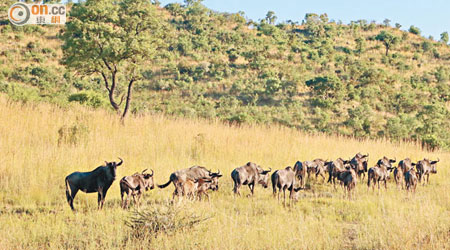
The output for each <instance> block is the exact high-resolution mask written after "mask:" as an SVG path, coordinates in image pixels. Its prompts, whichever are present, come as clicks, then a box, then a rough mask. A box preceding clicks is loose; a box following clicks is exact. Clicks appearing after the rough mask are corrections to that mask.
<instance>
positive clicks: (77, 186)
mask: <svg viewBox="0 0 450 250" xmlns="http://www.w3.org/2000/svg"><path fill="white" fill-rule="evenodd" d="M119 159H120V162H119V163H116V162H115V161H113V162H107V161H105V166H99V167H98V168H96V169H94V170H93V171H91V172H73V173H71V174H70V175H68V176H67V177H66V197H67V202H68V203H69V205H70V208H71V209H72V210H75V209H74V207H73V200H74V198H75V195H77V192H78V191H79V190H81V191H83V192H85V193H95V192H97V193H98V208H99V209H102V208H103V203H105V197H106V192H108V189H109V187H111V184H112V183H113V182H114V180H115V179H116V170H117V167H118V166H120V165H122V163H123V160H122V159H121V158H120V157H119Z"/></svg>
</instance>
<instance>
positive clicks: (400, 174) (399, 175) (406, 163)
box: [394, 158, 416, 189]
mask: <svg viewBox="0 0 450 250" xmlns="http://www.w3.org/2000/svg"><path fill="white" fill-rule="evenodd" d="M415 165H416V164H415V163H414V162H411V159H409V158H406V159H404V160H401V161H399V162H398V166H397V168H395V169H394V180H395V184H396V185H397V188H398V185H401V186H402V189H403V183H404V179H405V174H406V172H407V171H408V170H410V169H411V168H413V166H415Z"/></svg>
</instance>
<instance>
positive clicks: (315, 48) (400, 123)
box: [0, 1, 450, 148]
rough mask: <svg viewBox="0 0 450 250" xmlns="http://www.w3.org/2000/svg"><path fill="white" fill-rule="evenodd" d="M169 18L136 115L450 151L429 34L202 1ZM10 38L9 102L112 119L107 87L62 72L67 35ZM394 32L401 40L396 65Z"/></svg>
mask: <svg viewBox="0 0 450 250" xmlns="http://www.w3.org/2000/svg"><path fill="white" fill-rule="evenodd" d="M1 6H2V8H3V9H5V8H6V7H7V6H8V4H7V2H5V3H2V5H1ZM159 11H160V12H162V13H163V16H164V17H165V19H164V20H160V21H161V22H162V23H163V25H165V27H166V29H165V30H166V39H165V45H164V46H163V47H162V48H159V49H158V54H157V57H156V58H157V59H156V60H155V61H153V62H148V67H147V68H146V70H144V71H143V72H142V74H143V76H144V80H143V81H141V82H140V83H138V85H137V86H136V87H135V93H136V94H135V98H134V101H133V103H132V111H133V112H134V113H138V114H142V113H149V112H150V113H164V114H170V115H176V116H181V117H203V118H209V119H219V120H222V121H227V122H230V123H239V124H240V123H250V124H252V123H262V124H271V123H277V124H282V125H285V126H289V127H295V128H299V129H301V130H304V131H312V132H317V131H319V132H325V133H330V134H342V135H351V136H356V137H362V138H384V137H388V138H391V139H394V140H417V141H419V142H422V143H424V145H427V146H429V147H431V148H436V147H443V148H449V146H450V138H449V134H450V133H449V131H450V119H448V117H449V108H450V104H449V100H450V99H449V98H450V84H449V79H450V60H449V59H450V47H449V46H448V45H446V44H444V43H442V42H436V41H433V40H430V39H427V38H424V37H422V36H420V30H417V29H411V31H403V30H400V29H398V28H393V27H390V26H386V25H380V24H376V23H368V22H367V21H365V20H358V21H355V22H352V23H350V24H342V23H340V22H336V21H333V20H332V19H330V18H332V17H330V18H329V17H327V16H326V14H323V15H315V14H311V15H307V16H306V17H305V20H303V21H302V24H301V25H300V24H298V23H293V22H289V23H284V22H281V23H279V24H277V25H274V24H271V22H272V21H271V20H272V19H271V17H270V16H269V17H267V18H263V17H262V19H261V21H259V22H254V21H251V20H246V19H245V18H244V17H243V15H242V13H240V14H228V13H216V12H213V11H211V10H209V9H207V8H206V7H204V6H203V5H201V4H200V3H199V2H197V1H192V3H191V4H190V5H187V6H184V5H179V4H170V5H168V6H165V7H164V8H163V7H161V8H160V9H159ZM4 18H6V17H4ZM0 30H1V32H0V41H1V43H2V46H1V48H0V64H1V65H2V67H1V70H0V91H1V92H4V93H7V94H8V95H9V96H10V97H11V98H13V99H17V100H22V101H29V100H47V101H51V102H55V103H58V104H60V105H66V104H67V103H68V102H69V101H76V102H80V103H83V104H86V105H90V106H93V107H107V108H109V105H108V101H107V99H106V93H105V90H104V87H103V85H102V83H101V79H100V77H99V76H97V77H95V76H91V77H82V76H80V75H77V74H76V72H68V71H66V70H65V67H64V66H63V65H61V64H60V59H61V58H62V51H61V45H62V41H61V40H59V39H58V34H60V32H64V27H54V26H26V27H13V26H11V25H9V24H8V21H6V20H4V21H2V25H1V26H0ZM382 32H387V33H388V34H391V35H393V36H394V38H396V39H395V41H396V43H395V44H394V45H392V46H391V48H390V49H389V51H388V54H387V55H386V50H385V46H384V44H383V42H382V41H381V40H383V39H382V38H381V37H380V36H378V35H380V34H383V33H382ZM377 36H378V38H377ZM124 90H125V86H120V87H119V90H118V98H119V99H120V96H121V95H122V93H123V91H124Z"/></svg>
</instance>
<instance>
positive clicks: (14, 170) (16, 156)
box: [0, 97, 450, 249]
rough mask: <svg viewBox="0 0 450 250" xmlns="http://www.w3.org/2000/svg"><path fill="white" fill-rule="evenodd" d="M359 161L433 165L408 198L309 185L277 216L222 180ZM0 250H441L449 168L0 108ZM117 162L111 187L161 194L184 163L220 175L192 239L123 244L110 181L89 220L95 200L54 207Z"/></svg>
mask: <svg viewBox="0 0 450 250" xmlns="http://www.w3.org/2000/svg"><path fill="white" fill-rule="evenodd" d="M75 124H82V125H83V126H86V127H87V128H88V132H87V133H86V136H85V137H80V138H81V139H80V140H79V141H78V142H77V144H75V145H70V144H61V145H59V146H58V130H59V128H61V127H62V126H64V125H66V126H73V125H75ZM357 152H362V153H369V154H370V158H369V159H370V161H369V165H370V166H372V165H374V163H375V162H376V160H377V159H379V158H380V157H382V156H384V155H386V156H388V157H396V158H397V160H399V159H402V158H405V157H411V158H412V160H413V161H416V160H419V159H422V158H424V157H428V158H432V159H435V158H436V157H439V158H440V159H441V162H440V163H439V165H438V174H437V175H432V176H431V177H430V182H431V183H430V184H429V185H428V186H425V187H424V186H422V185H420V186H419V187H418V189H417V193H416V194H415V195H413V194H407V193H406V192H405V191H404V190H397V188H396V187H395V184H393V183H392V182H390V183H389V184H388V190H387V191H385V190H384V189H382V190H381V191H380V192H378V191H375V192H372V191H370V192H368V191H367V185H366V183H358V186H357V193H356V197H355V198H354V199H353V200H348V199H347V198H345V197H344V192H343V191H342V189H339V188H338V191H334V190H333V188H332V187H331V186H330V185H329V184H322V183H321V179H319V181H318V182H316V181H314V180H310V182H309V184H308V186H309V187H310V189H308V190H306V191H301V195H300V198H299V201H298V202H297V203H296V204H295V205H293V206H291V207H289V206H287V207H284V206H283V205H282V203H281V202H278V201H277V200H276V199H274V198H273V197H272V190H271V189H270V188H269V189H263V188H262V187H261V186H257V188H256V191H255V193H256V194H255V196H254V197H252V198H247V197H246V195H247V194H248V193H249V191H248V188H246V187H243V189H242V194H243V196H242V197H234V196H233V195H232V181H231V178H230V172H231V170H232V169H233V168H235V167H237V166H240V165H242V164H245V163H246V162H248V161H254V162H256V163H258V164H260V165H262V166H263V167H264V168H268V167H272V168H273V169H280V168H284V167H286V166H288V165H290V166H292V165H293V164H294V163H295V161H297V160H312V159H314V158H324V159H335V158H337V157H343V158H350V157H351V156H353V155H354V154H355V153H357ZM0 155H1V162H2V164H0V202H1V207H0V209H1V210H0V231H1V232H3V233H2V237H0V248H2V249H15V248H19V249H21V248H54V249H61V248H82V249H99V248H125V247H130V248H137V249H139V248H144V247H145V248H166V249H174V248H183V249H192V248H195V249H199V248H200V249H205V248H212V249H223V248H231V249H262V248H263V249H269V248H270V249H306V248H308V249H310V248H311V249H324V248H325V249H344V248H358V249H359V248H364V249H408V248H409V249H410V248H416V249H445V248H450V246H449V238H450V195H449V192H448V190H449V188H450V182H449V181H448V179H447V178H448V177H449V170H448V168H449V166H450V165H449V164H448V162H449V160H450V154H449V153H447V152H434V153H430V152H425V151H422V150H421V149H420V147H419V146H418V145H414V144H410V143H390V142H387V141H370V140H363V141H360V140H354V139H349V138H344V137H334V136H325V135H308V134H304V133H301V132H298V131H296V130H293V129H289V128H284V127H278V126H272V127H261V126H241V127H229V126H227V125H224V124H222V123H220V122H211V121H203V120H187V119H174V118H165V117H163V116H142V117H130V118H129V119H128V120H127V122H126V124H125V126H123V125H121V124H120V122H119V121H118V119H117V117H116V116H115V115H113V114H110V113H108V112H106V111H94V110H88V109H85V108H81V107H71V108H68V109H59V108H57V107H55V106H52V105H47V104H26V105H21V104H17V103H10V102H8V101H7V99H6V98H3V97H2V98H0ZM117 157H122V158H123V159H124V165H123V167H120V168H119V169H118V174H119V177H121V176H124V175H130V174H133V173H134V172H136V171H140V170H142V169H145V168H152V169H154V171H155V181H156V182H157V183H159V184H160V183H165V182H166V181H167V180H168V178H169V175H170V173H171V172H173V171H174V170H177V169H181V168H186V167H189V166H192V165H194V164H198V165H202V166H205V167H207V168H208V169H209V168H211V169H212V170H214V171H215V170H216V169H220V170H221V172H222V173H223V174H224V177H223V178H222V179H221V180H220V189H219V192H214V193H211V201H210V202H209V203H208V202H189V201H183V203H186V204H185V206H186V209H189V210H190V211H194V212H195V213H197V214H198V215H201V216H208V217H209V216H210V217H211V218H210V219H208V220H207V221H205V222H203V223H201V224H199V225H198V226H195V227H194V228H193V229H189V230H184V231H183V230H182V231H178V232H175V233H172V234H160V235H159V236H158V237H156V238H155V239H153V240H152V241H151V242H149V241H144V240H141V241H140V240H136V241H127V240H126V239H128V238H129V237H128V236H129V234H130V229H129V228H128V227H127V226H126V225H125V221H126V220H127V219H128V218H129V216H130V214H129V213H128V212H127V211H123V210H121V209H120V194H119V186H118V182H115V183H114V184H113V185H112V187H111V189H110V191H109V192H108V195H107V197H106V203H105V209H104V210H103V211H97V210H96V208H97V203H96V202H97V196H96V195H95V194H88V195H86V194H84V193H79V194H78V195H77V197H76V198H75V207H76V208H77V209H78V212H77V213H72V212H71V211H70V208H69V206H68V205H67V202H66V200H65V194H64V188H65V187H64V177H65V176H66V175H68V174H70V173H71V172H73V171H90V170H92V169H94V168H95V167H97V166H99V165H101V164H102V163H103V161H104V160H108V161H111V160H116V159H117ZM172 191H173V186H169V187H168V188H166V189H163V190H161V189H155V190H152V191H149V192H147V193H146V194H145V197H144V204H143V205H142V209H145V208H146V207H150V206H155V204H159V203H164V202H166V200H168V199H170V197H171V192H172Z"/></svg>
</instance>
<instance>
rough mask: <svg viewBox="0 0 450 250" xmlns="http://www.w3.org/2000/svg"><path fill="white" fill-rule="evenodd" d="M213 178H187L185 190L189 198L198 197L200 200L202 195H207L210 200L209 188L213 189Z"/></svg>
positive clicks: (184, 184)
mask: <svg viewBox="0 0 450 250" xmlns="http://www.w3.org/2000/svg"><path fill="white" fill-rule="evenodd" d="M212 182H213V180H212V179H211V178H207V177H203V178H199V179H196V180H192V179H187V180H186V181H185V182H184V183H183V192H184V193H185V195H186V196H187V197H188V198H191V199H193V200H195V198H197V197H198V199H199V200H202V195H205V196H206V198H208V201H209V195H208V190H210V189H212Z"/></svg>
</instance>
